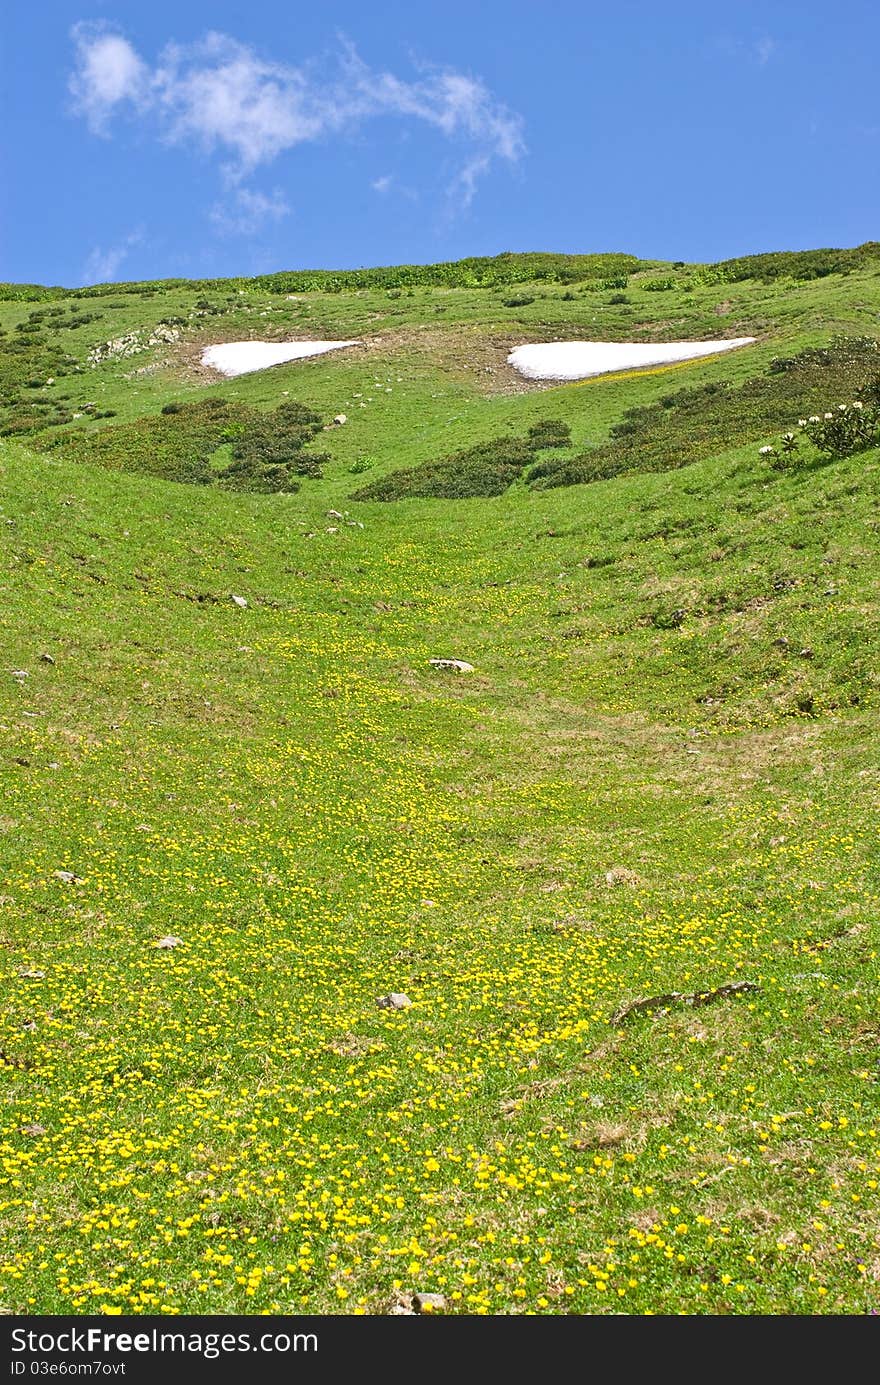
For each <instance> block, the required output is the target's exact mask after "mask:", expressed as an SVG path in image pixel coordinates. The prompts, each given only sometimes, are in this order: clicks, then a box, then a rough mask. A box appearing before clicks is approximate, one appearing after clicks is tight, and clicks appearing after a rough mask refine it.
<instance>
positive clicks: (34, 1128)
mask: <svg viewBox="0 0 880 1385" xmlns="http://www.w3.org/2000/svg"><path fill="white" fill-rule="evenodd" d="M21 1133H22V1135H30V1136H31V1138H32V1139H34V1140H35V1139H37V1138H38V1137H39V1136H40V1135H48V1133H49V1132H48V1130H47V1129H46V1127H45V1125H40V1123H39V1121H33V1122H32V1123H31V1124H30V1125H23V1126H22V1127H21Z"/></svg>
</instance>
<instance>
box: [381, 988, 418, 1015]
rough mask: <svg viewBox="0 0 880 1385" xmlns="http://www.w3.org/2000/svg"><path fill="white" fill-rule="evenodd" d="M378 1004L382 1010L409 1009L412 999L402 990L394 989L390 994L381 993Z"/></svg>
mask: <svg viewBox="0 0 880 1385" xmlns="http://www.w3.org/2000/svg"><path fill="white" fill-rule="evenodd" d="M376 1004H377V1005H378V1007H379V1009H380V1010H407V1009H408V1008H409V1006H410V1005H412V1001H411V1000H410V998H409V996H408V995H404V994H403V992H402V991H392V992H391V994H390V995H380V996H379V997H378V999H377V1000H376Z"/></svg>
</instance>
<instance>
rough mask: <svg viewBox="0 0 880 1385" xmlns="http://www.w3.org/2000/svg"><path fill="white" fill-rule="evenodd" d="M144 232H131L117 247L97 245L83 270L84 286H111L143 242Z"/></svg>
mask: <svg viewBox="0 0 880 1385" xmlns="http://www.w3.org/2000/svg"><path fill="white" fill-rule="evenodd" d="M143 238H144V233H143V231H130V232H129V234H128V235H127V236H125V237H124V239H123V240H121V241H118V242H117V244H116V245H110V246H107V247H106V248H105V247H104V246H100V245H96V246H94V248H93V249H92V251H91V252H90V254H89V257H88V259H87V260H86V263H85V268H84V270H83V280H82V282H83V283H84V284H109V283H111V282H112V281H113V280H114V279H115V278H116V275H117V271H118V270H119V269H120V267H121V266H122V264H123V262H124V261H125V260H126V259H127V258H128V256H129V254H130V253H131V251H132V250H133V249H134V248H135V246H137V245H140V244H141V242H142V241H143Z"/></svg>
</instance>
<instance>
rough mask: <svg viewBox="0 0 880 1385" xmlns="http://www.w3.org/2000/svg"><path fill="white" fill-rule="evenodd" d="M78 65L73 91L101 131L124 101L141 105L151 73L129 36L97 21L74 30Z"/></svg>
mask: <svg viewBox="0 0 880 1385" xmlns="http://www.w3.org/2000/svg"><path fill="white" fill-rule="evenodd" d="M73 42H74V46H75V49H76V68H75V70H74V72H73V75H72V77H71V79H70V92H71V95H72V96H73V99H74V103H75V106H76V109H77V110H78V111H79V112H80V114H82V115H84V116H85V118H86V120H87V121H88V122H89V126H90V127H91V129H92V130H94V131H96V132H98V133H100V132H101V131H103V130H104V129H105V127H106V124H107V120H108V118H109V116H110V115H111V114H112V112H113V111H114V110H116V108H117V107H119V106H120V105H121V104H122V103H123V102H126V101H127V102H129V103H131V104H133V105H135V106H139V105H140V104H141V103H142V102H143V100H144V98H145V96H146V93H147V86H148V72H147V68H146V65H145V64H144V63H143V62H142V61H141V59H140V58H139V57H138V55H137V53H136V52H135V51H134V49H133V48H132V46H131V44H130V43H129V42H128V40H127V39H125V38H123V37H122V35H121V34H115V33H111V32H109V31H107V30H106V29H104V28H103V27H101V26H97V25H94V24H77V25H76V27H75V28H74V30H73Z"/></svg>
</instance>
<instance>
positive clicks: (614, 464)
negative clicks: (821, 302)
mask: <svg viewBox="0 0 880 1385" xmlns="http://www.w3.org/2000/svg"><path fill="white" fill-rule="evenodd" d="M878 370H880V344H878V343H877V342H876V341H875V340H874V339H873V338H871V337H856V338H852V337H837V338H835V339H834V340H833V341H832V343H831V345H830V346H827V347H821V348H815V347H813V348H809V349H807V350H805V351H802V352H800V354H799V355H797V356H793V357H791V358H789V359H786V360H784V361H774V362H772V363H771V365H770V367H769V368H768V370H767V371H766V373H765V374H763V375H759V376H755V377H754V378H753V379H751V380H747V381H746V382H745V384H743V385H740V386H738V387H733V386H730V385H728V384H727V383H726V382H724V381H720V382H715V383H710V384H706V385H701V386H698V387H697V388H691V389H684V390H678V391H676V392H675V393H674V394H668V395H664V396H663V397H662V398H661V399H659V400H658V401H657V402H656V403H655V404H650V405H646V406H642V407H637V408H633V409H628V410H627V411H626V413H625V414H624V415H623V417H622V418H621V420H620V421H619V422H618V423H617V424H616V425H615V426H614V427H613V428H612V429H611V432H610V435H609V438H608V441H607V442H605V443H603V444H601V445H600V446H599V447H595V448H592V449H591V450H590V451H588V452H584V453H581V454H580V455H579V456H576V457H563V458H559V459H556V458H546V459H544V460H542V461H541V462H539V463H538V464H537V465H536V466H535V467H533V469H532V470H531V472H530V473H529V475H528V477H527V480H528V482H529V484H530V485H531V486H533V487H534V488H535V489H539V490H543V489H550V488H552V487H556V486H574V485H581V484H584V483H587V482H591V481H602V480H607V479H608V478H609V477H612V476H619V475H622V474H624V473H628V472H651V471H670V470H672V469H674V468H675V467H682V466H688V465H690V463H691V462H697V461H700V460H701V459H702V458H703V457H707V456H711V455H712V453H713V452H717V451H719V450H720V449H722V448H728V447H735V446H737V444H740V443H746V442H750V441H751V440H752V439H754V438H755V437H760V436H761V434H762V433H764V434H765V436H766V431H767V429H768V428H774V427H785V426H786V424H787V423H788V421H789V420H790V419H791V416H792V414H793V413H795V412H797V413H799V414H801V415H802V416H804V417H807V418H809V416H810V415H815V414H818V413H820V412H822V411H823V410H824V404H823V403H822V401H823V400H824V399H827V397H828V394H829V392H831V391H833V392H834V394H836V395H837V397H838V398H841V397H843V398H849V399H853V398H858V397H859V396H858V394H857V391H858V390H859V389H860V388H863V387H864V386H865V385H866V384H867V382H868V380H870V379H871V378H872V376H873V375H874V374H875V373H877V372H878Z"/></svg>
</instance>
